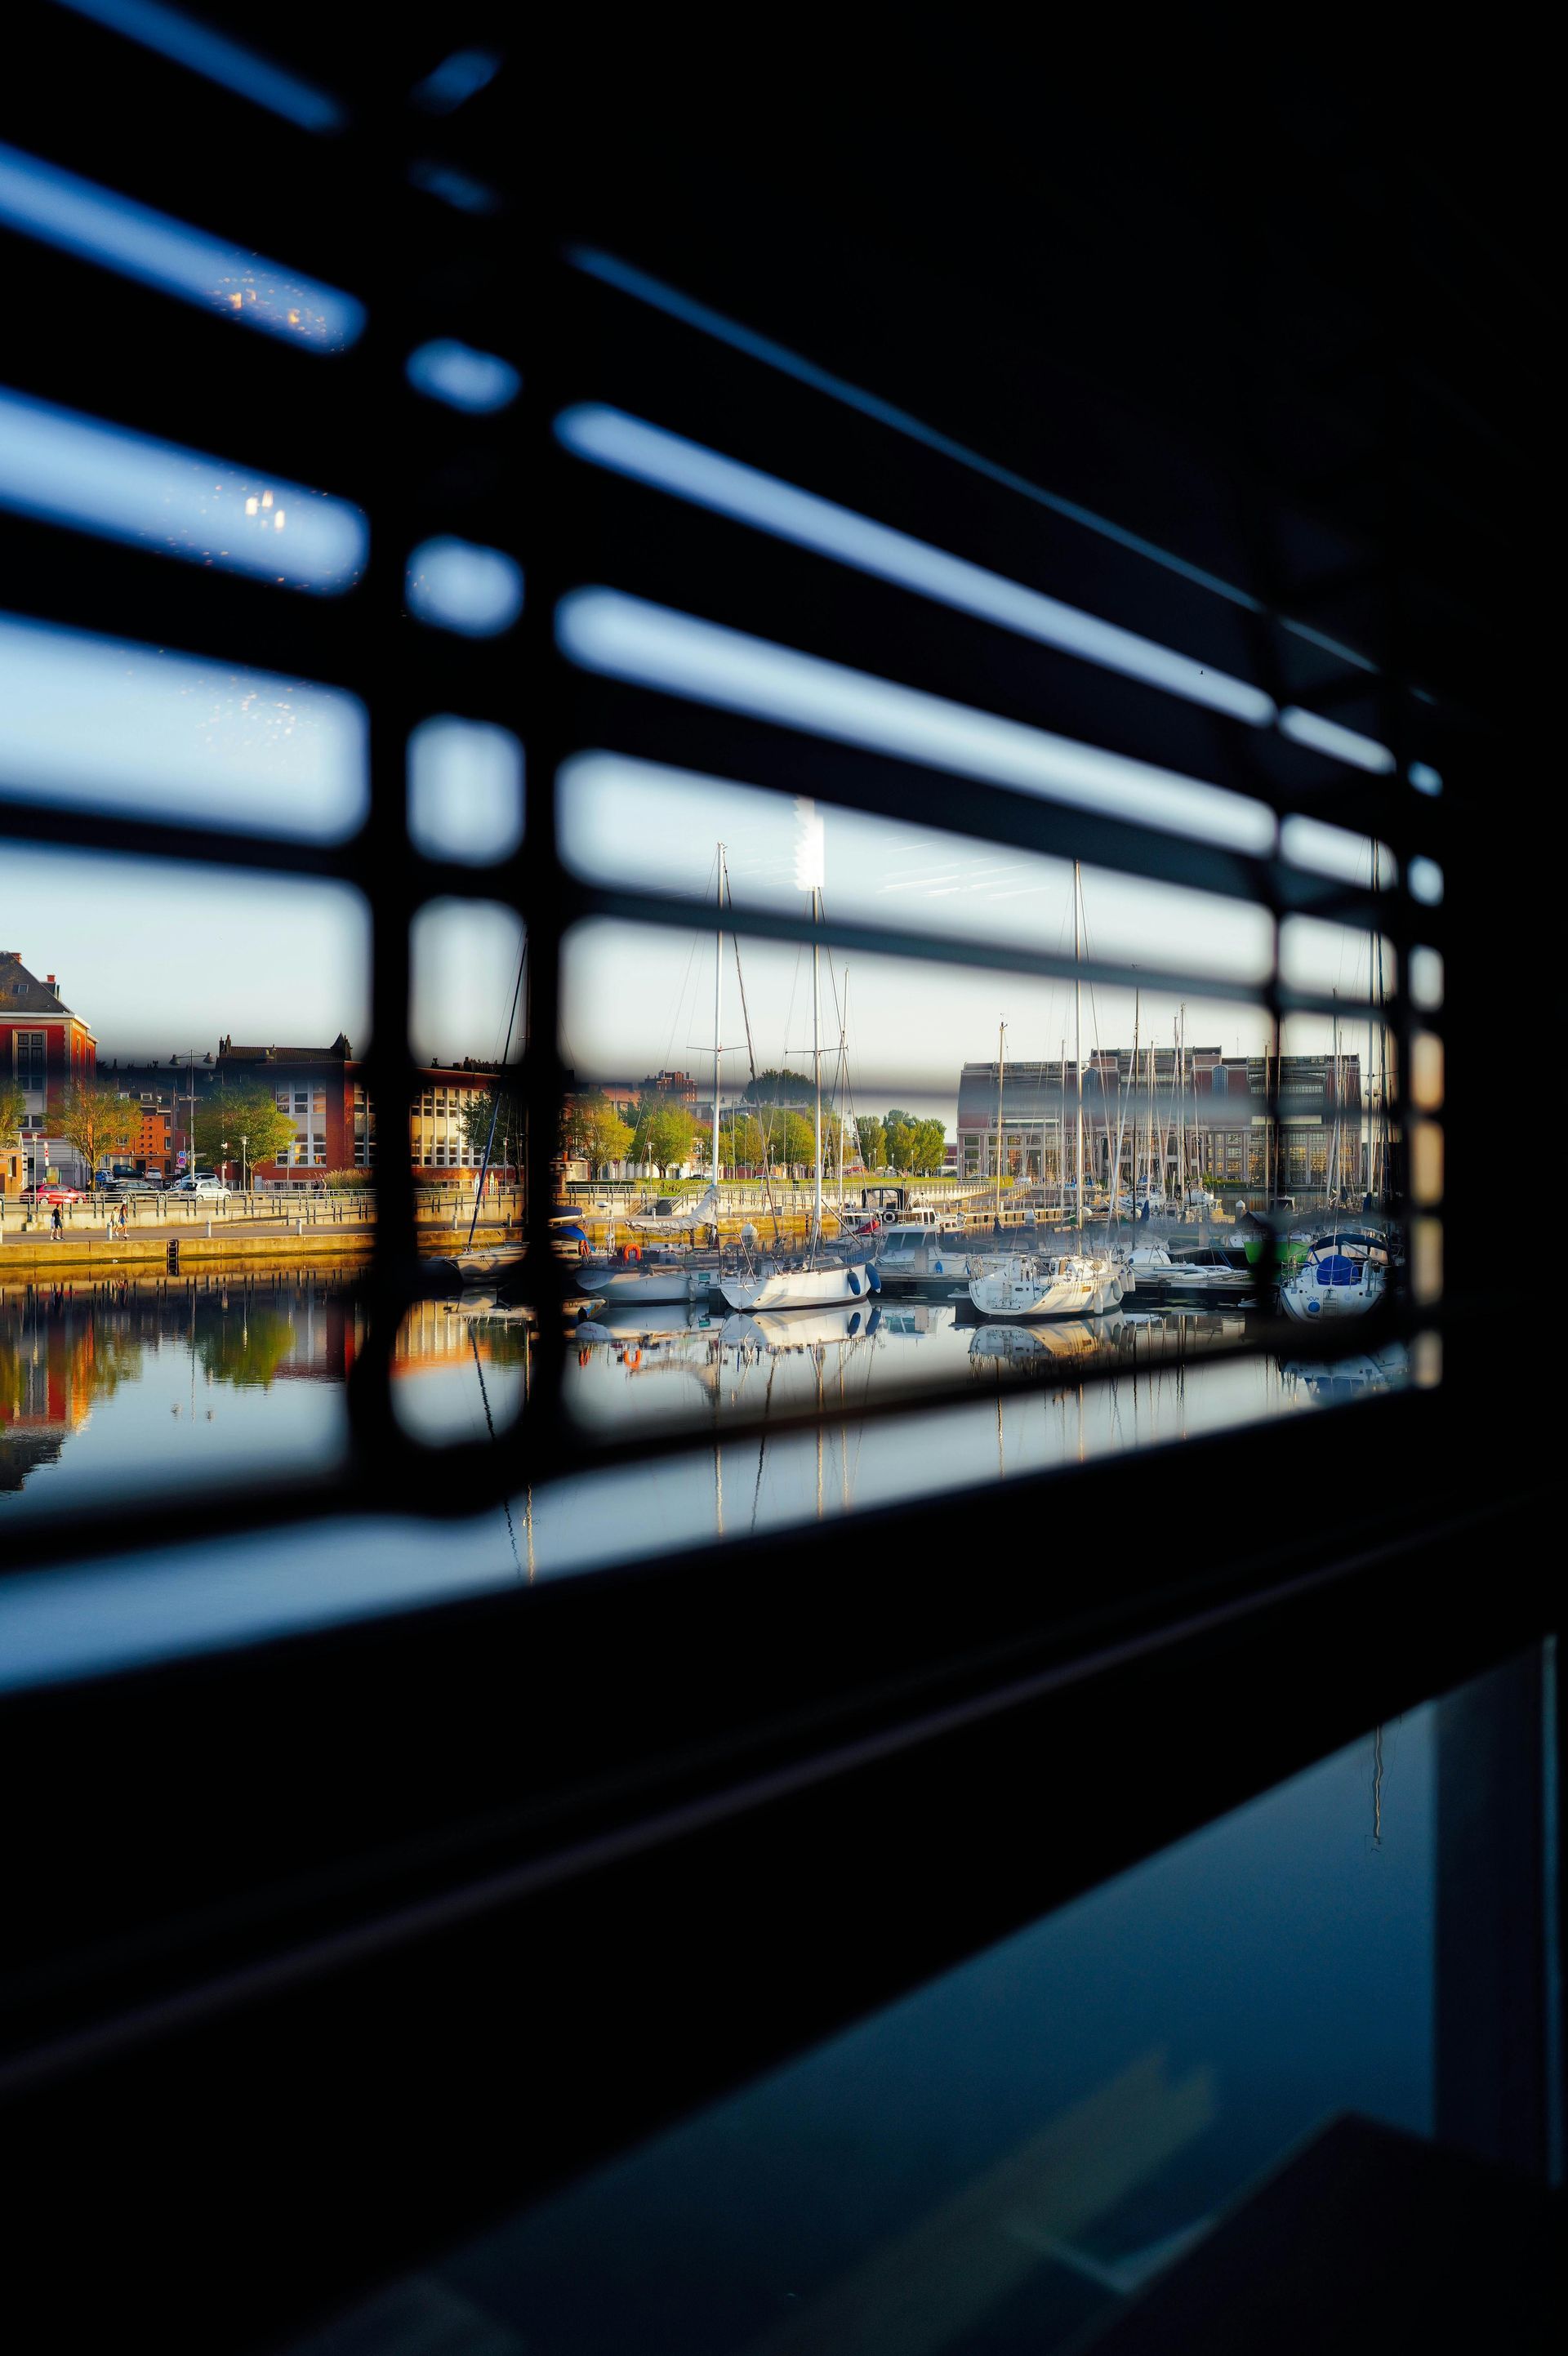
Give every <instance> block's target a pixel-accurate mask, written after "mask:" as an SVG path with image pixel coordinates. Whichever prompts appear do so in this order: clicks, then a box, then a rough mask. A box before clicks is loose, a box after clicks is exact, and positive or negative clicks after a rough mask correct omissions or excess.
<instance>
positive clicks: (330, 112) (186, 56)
mask: <svg viewBox="0 0 1568 2356" xmlns="http://www.w3.org/2000/svg"><path fill="white" fill-rule="evenodd" d="M64 5H65V6H66V7H68V8H74V9H75V11H76V13H77V15H78V16H88V17H91V20H92V21H93V23H94V24H97V25H104V26H107V27H108V28H109V30H110V31H111V32H113V33H120V34H123V35H124V37H125V39H126V40H128V41H137V42H139V43H140V44H141V46H142V48H145V49H153V50H156V53H157V55H158V56H159V57H164V58H167V59H169V60H170V62H171V63H172V64H174V65H177V66H186V67H188V69H189V70H190V71H191V72H192V73H196V74H200V75H201V77H202V79H203V80H206V81H211V82H216V83H217V84H218V85H219V87H220V89H222V90H231V91H233V92H234V93H235V95H236V96H237V97H239V98H244V99H249V100H250V102H251V103H252V105H253V106H261V107H264V108H265V109H266V111H267V112H268V113H269V114H277V115H281V116H282V117H283V119H284V121H285V123H295V124H296V125H297V126H298V128H299V129H300V130H301V131H315V132H329V131H341V130H342V128H343V125H344V123H346V121H347V120H348V118H347V116H346V114H345V112H344V110H343V108H342V107H341V106H340V105H339V104H338V101H337V100H336V99H335V98H333V97H331V96H329V95H328V92H327V91H324V90H318V89H317V87H316V85H315V83H314V82H308V81H306V80H305V79H304V77H303V76H302V75H299V74H295V73H290V72H288V71H287V70H285V68H284V67H282V66H278V65H274V63H273V61H272V59H270V58H264V57H262V56H261V55H260V54H259V53H258V52H257V51H256V50H255V49H252V48H247V47H246V46H245V44H244V43H243V42H242V41H236V40H233V39H231V37H230V36H229V35H228V34H227V33H220V32H217V31H215V30H214V28H213V27H211V26H210V25H202V24H199V23H198V22H197V21H196V19H195V18H194V17H191V16H187V15H186V14H185V12H184V10H183V9H179V8H168V7H165V6H164V5H162V0H64Z"/></svg>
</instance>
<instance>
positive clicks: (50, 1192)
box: [21, 1185, 83, 1203]
mask: <svg viewBox="0 0 1568 2356" xmlns="http://www.w3.org/2000/svg"><path fill="white" fill-rule="evenodd" d="M21 1198H22V1201H23V1202H24V1203H80V1202H81V1201H82V1200H83V1196H82V1193H81V1187H80V1186H60V1185H53V1186H24V1187H23V1189H22V1197H21Z"/></svg>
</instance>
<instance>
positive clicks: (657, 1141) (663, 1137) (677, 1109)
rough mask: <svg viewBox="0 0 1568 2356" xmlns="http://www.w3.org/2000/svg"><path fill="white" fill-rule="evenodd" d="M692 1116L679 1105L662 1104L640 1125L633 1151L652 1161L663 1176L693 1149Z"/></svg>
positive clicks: (641, 1157)
mask: <svg viewBox="0 0 1568 2356" xmlns="http://www.w3.org/2000/svg"><path fill="white" fill-rule="evenodd" d="M692 1128H693V1124H692V1116H691V1114H690V1113H689V1112H687V1111H685V1110H684V1109H683V1108H682V1107H681V1106H680V1105H672V1104H664V1105H660V1106H659V1107H658V1108H657V1109H656V1110H654V1111H652V1112H650V1114H649V1115H648V1117H647V1119H646V1120H645V1121H643V1122H641V1123H639V1129H638V1134H637V1137H636V1140H635V1141H634V1144H633V1149H632V1150H633V1151H634V1152H635V1153H636V1154H637V1156H638V1159H639V1161H643V1162H652V1163H653V1165H654V1168H655V1169H656V1170H657V1171H658V1172H659V1173H660V1176H661V1177H663V1176H667V1175H668V1173H670V1171H671V1170H672V1169H674V1168H675V1167H676V1165H677V1164H678V1163H680V1162H684V1161H685V1160H686V1158H687V1156H688V1155H689V1154H690V1152H691V1151H692Z"/></svg>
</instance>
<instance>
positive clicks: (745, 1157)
mask: <svg viewBox="0 0 1568 2356" xmlns="http://www.w3.org/2000/svg"><path fill="white" fill-rule="evenodd" d="M724 1158H725V1162H726V1163H727V1164H728V1166H729V1168H730V1169H732V1170H736V1169H740V1170H759V1169H760V1168H761V1167H762V1165H763V1162H765V1161H766V1160H767V1158H768V1140H767V1137H766V1135H765V1134H764V1131H763V1127H762V1123H761V1122H760V1121H759V1120H758V1119H757V1116H756V1114H755V1113H749V1112H748V1113H741V1114H739V1115H738V1116H737V1117H736V1118H735V1119H732V1120H731V1121H730V1122H729V1124H728V1126H727V1127H726V1128H725V1132H724Z"/></svg>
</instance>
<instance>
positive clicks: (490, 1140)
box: [466, 937, 528, 1251]
mask: <svg viewBox="0 0 1568 2356" xmlns="http://www.w3.org/2000/svg"><path fill="white" fill-rule="evenodd" d="M527 966H528V941H527V939H526V937H525V938H524V940H523V944H522V955H521V957H520V958H518V961H517V985H516V987H515V989H514V990H513V991H512V993H511V1012H510V1014H509V1015H508V1016H507V1022H506V1044H505V1046H504V1047H503V1048H502V1049H501V1061H500V1069H499V1071H498V1072H497V1074H496V1085H495V1088H494V1091H493V1092H492V1094H491V1097H490V1126H489V1134H488V1136H487V1137H486V1139H485V1158H484V1160H483V1161H482V1162H480V1164H479V1175H478V1181H477V1183H476V1184H475V1187H474V1215H473V1217H472V1218H471V1219H470V1220H469V1222H468V1241H467V1247H466V1248H467V1250H469V1251H472V1250H473V1248H474V1230H475V1228H476V1227H477V1226H478V1224H479V1205H480V1204H481V1203H482V1202H483V1201H484V1199H485V1174H486V1173H487V1171H488V1170H489V1166H490V1154H491V1152H492V1151H493V1150H494V1147H495V1141H496V1123H497V1121H498V1120H499V1119H500V1110H501V1083H502V1081H503V1080H504V1079H505V1077H506V1071H507V1066H508V1065H509V1063H510V1060H511V1034H512V1026H513V1024H514V1023H516V1021H517V1009H518V1001H519V1000H520V999H521V996H522V977H523V974H524V972H525V971H526V969H527Z"/></svg>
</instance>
